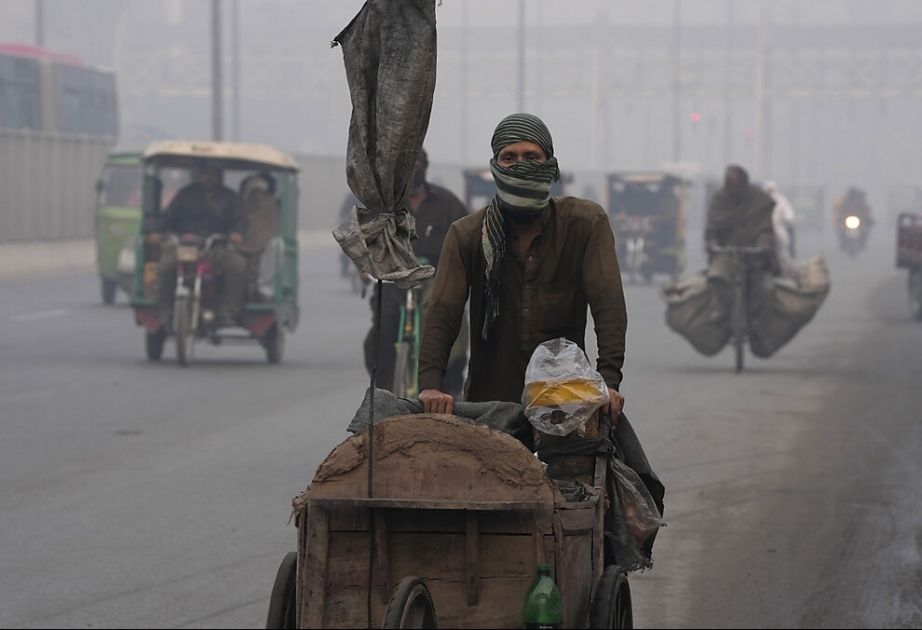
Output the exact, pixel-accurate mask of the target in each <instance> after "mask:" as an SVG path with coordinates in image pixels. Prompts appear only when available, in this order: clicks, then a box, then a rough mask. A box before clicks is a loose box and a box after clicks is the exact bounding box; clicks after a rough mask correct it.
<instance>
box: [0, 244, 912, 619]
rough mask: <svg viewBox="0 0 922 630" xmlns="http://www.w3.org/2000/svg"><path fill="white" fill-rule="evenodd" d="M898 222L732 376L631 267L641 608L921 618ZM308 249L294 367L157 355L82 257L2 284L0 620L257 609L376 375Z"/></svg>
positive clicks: (353, 310) (363, 308) (908, 343)
mask: <svg viewBox="0 0 922 630" xmlns="http://www.w3.org/2000/svg"><path fill="white" fill-rule="evenodd" d="M891 237H892V231H891V230H889V229H884V228H881V229H879V230H878V231H877V233H876V234H875V239H874V240H873V242H872V247H871V249H870V250H869V251H867V252H865V253H864V254H862V255H861V257H859V258H858V259H855V260H849V259H844V258H843V257H842V256H841V255H840V254H839V253H838V252H837V251H835V248H834V247H833V248H831V249H830V248H828V247H827V254H828V260H829V263H830V267H831V270H832V277H833V289H832V292H831V294H830V296H829V299H828V300H827V302H826V304H825V305H824V307H823V309H822V310H821V311H820V313H819V315H818V316H817V318H816V319H815V320H814V321H813V322H811V323H810V324H809V325H808V326H807V328H805V329H804V330H803V331H801V333H800V334H799V336H798V337H797V338H795V339H794V340H793V341H792V342H791V343H790V344H789V345H788V346H787V347H785V348H784V349H782V350H781V351H780V352H779V353H778V354H777V355H776V356H774V357H772V358H771V359H769V360H766V361H761V360H757V359H750V360H749V367H748V369H747V371H746V372H745V373H744V374H741V375H736V374H734V373H733V370H732V357H731V355H730V353H729V351H725V353H723V354H721V355H719V356H717V357H713V358H705V357H702V356H700V355H698V354H697V353H696V352H695V351H694V350H693V349H692V348H691V347H690V346H689V345H688V344H687V343H686V342H685V341H684V340H682V339H681V338H679V337H678V336H676V335H675V334H673V333H671V332H670V331H669V330H668V329H667V328H666V326H665V324H664V321H663V304H662V302H661V301H660V299H659V297H658V294H657V289H656V287H648V286H629V287H628V288H627V291H626V295H627V300H628V307H629V316H630V326H629V333H628V355H627V356H628V358H627V363H626V366H625V375H626V378H625V384H624V393H625V395H626V397H627V411H628V413H629V416H630V418H631V421H632V423H633V424H634V426H635V428H636V429H637V431H638V434H639V436H640V438H641V440H642V441H643V443H644V445H645V447H646V450H647V454H648V456H649V457H650V459H651V462H652V464H653V466H654V467H655V469H656V470H657V472H658V473H659V474H660V477H661V478H662V480H663V481H664V483H665V485H666V488H667V495H666V520H667V522H668V526H667V527H666V528H665V529H664V530H662V532H661V533H660V536H659V538H658V541H657V544H656V549H655V555H654V559H655V566H654V568H653V569H652V570H651V571H648V572H645V573H643V574H638V575H634V576H632V578H631V584H632V588H633V594H634V614H635V623H636V625H637V626H638V627H675V628H693V627H726V628H731V627H792V628H793V627H827V628H840V627H845V628H858V627H883V626H886V627H919V626H922V569H920V567H922V562H920V561H922V558H920V553H922V458H920V456H919V455H920V452H922V428H920V425H922V422H920V421H922V388H920V387H919V384H920V376H922V322H912V321H910V319H909V316H908V307H907V303H906V297H905V291H904V283H905V278H904V274H903V273H901V272H898V271H897V270H895V269H894V268H893V256H892V242H893V238H891ZM804 240H805V243H806V245H805V247H804V249H807V248H813V249H815V246H813V245H810V244H809V239H804ZM692 247H693V248H695V247H696V246H695V245H694V244H693V245H692ZM301 260H302V265H301V266H302V269H301V271H302V276H301V278H302V297H301V305H302V322H301V327H300V328H299V330H298V331H297V332H296V333H295V334H294V335H293V336H291V337H290V338H289V340H288V341H289V343H288V347H287V354H286V360H285V362H284V363H283V364H282V365H280V366H271V365H268V364H266V362H265V360H264V357H263V353H262V350H261V348H259V347H257V346H222V347H217V348H211V347H207V346H202V347H200V348H199V349H197V356H196V361H195V364H194V365H193V366H192V367H190V368H188V369H181V368H179V367H178V366H177V365H176V364H175V362H173V361H172V357H173V356H174V354H173V349H172V346H169V347H168V348H167V351H166V360H164V361H163V362H161V363H159V364H153V363H149V362H147V361H146V360H145V359H144V358H143V338H142V333H141V330H140V329H139V328H137V327H135V326H134V323H133V321H132V317H131V313H130V310H129V309H128V308H127V307H125V306H124V301H123V299H122V298H121V297H120V300H121V305H119V306H116V307H103V306H101V305H100V304H99V303H98V298H97V296H98V293H99V291H98V286H97V281H96V279H95V278H94V277H93V276H92V275H89V274H86V273H81V272H69V273H67V272H62V273H59V274H56V275H42V276H36V277H33V278H28V279H24V278H19V279H2V280H0V479H2V483H0V559H2V567H3V570H2V571H0V626H2V627H13V626H34V627H100V626H122V627H124V626H133V627H228V626H230V627H259V626H261V625H262V624H263V623H264V618H265V612H266V604H267V601H268V596H269V591H270V589H271V586H272V580H273V578H274V574H275V570H276V568H277V565H278V562H279V561H280V559H281V557H282V556H283V554H284V553H285V552H287V551H289V550H293V549H294V546H295V530H294V528H293V527H292V526H291V525H289V524H288V518H289V505H290V500H291V498H292V497H293V496H294V495H295V494H297V493H298V492H299V491H301V490H302V489H303V488H304V487H305V486H306V485H307V483H308V482H309V480H310V478H311V476H312V474H313V472H314V469H315V468H316V467H317V465H318V464H319V463H320V461H321V460H322V458H323V457H324V456H325V455H326V454H327V453H328V452H329V451H330V450H331V449H332V447H333V446H335V445H336V444H337V443H338V442H340V441H341V440H342V439H343V438H344V437H345V436H346V433H345V426H346V424H347V423H348V421H349V419H350V418H351V416H352V413H353V411H354V410H355V408H356V407H357V405H358V403H359V402H360V399H361V396H362V393H363V391H364V389H365V387H366V385H367V376H366V374H365V371H364V368H363V364H362V354H361V344H362V339H363V337H364V335H365V332H366V330H367V327H368V325H369V320H370V310H369V308H368V306H367V303H365V302H363V301H362V300H360V299H359V297H358V296H356V295H355V294H353V293H351V291H350V289H349V287H348V286H347V284H346V283H345V282H344V281H343V280H342V279H340V278H339V276H338V263H337V259H336V252H335V251H334V250H331V249H314V250H310V251H302V258H301ZM695 262H696V261H695V260H694V257H693V264H692V265H691V266H692V267H694V263H695ZM510 605H512V606H520V605H521V602H510Z"/></svg>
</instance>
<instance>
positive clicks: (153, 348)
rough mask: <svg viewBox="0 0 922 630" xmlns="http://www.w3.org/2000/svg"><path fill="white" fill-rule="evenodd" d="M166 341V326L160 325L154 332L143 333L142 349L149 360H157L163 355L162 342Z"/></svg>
mask: <svg viewBox="0 0 922 630" xmlns="http://www.w3.org/2000/svg"><path fill="white" fill-rule="evenodd" d="M165 341H166V328H164V327H163V326H161V327H160V328H158V329H157V331H156V332H152V333H146V334H145V335H144V349H145V350H146V351H147V358H148V360H150V361H159V360H160V357H162V356H163V344H164V342H165Z"/></svg>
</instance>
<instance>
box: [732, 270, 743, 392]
mask: <svg viewBox="0 0 922 630" xmlns="http://www.w3.org/2000/svg"><path fill="white" fill-rule="evenodd" d="M745 316H746V305H745V296H744V292H743V285H742V284H741V285H739V286H737V287H736V296H735V299H734V300H733V351H734V353H735V355H736V373H737V374H739V373H740V372H742V371H743V363H744V362H745V355H746V349H745V346H744V343H743V342H744V335H745V329H744V328H745V321H744V320H745Z"/></svg>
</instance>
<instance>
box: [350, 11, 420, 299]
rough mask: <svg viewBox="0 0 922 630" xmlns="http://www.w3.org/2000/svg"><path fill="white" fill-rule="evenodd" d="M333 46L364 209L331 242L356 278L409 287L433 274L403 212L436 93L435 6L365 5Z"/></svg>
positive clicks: (353, 174) (353, 173) (356, 189)
mask: <svg viewBox="0 0 922 630" xmlns="http://www.w3.org/2000/svg"><path fill="white" fill-rule="evenodd" d="M333 43H334V45H335V44H339V45H340V46H341V47H342V49H343V61H344V63H345V66H346V78H347V80H348V82H349V92H350V95H351V98H352V120H351V122H350V124H349V144H348V149H347V153H346V179H347V181H348V183H349V188H351V189H352V192H353V193H354V194H355V196H356V197H357V198H358V199H359V201H360V202H361V203H362V204H363V205H364V207H363V208H359V207H356V208H354V209H353V211H352V215H351V217H350V218H349V220H347V221H346V222H345V223H343V224H342V225H341V226H339V227H338V228H336V229H335V230H334V231H333V236H334V238H336V240H337V242H339V244H340V246H341V247H342V248H343V251H344V252H345V253H346V255H347V256H349V257H350V258H351V259H352V260H354V261H355V263H356V264H357V265H358V267H359V269H361V270H362V271H365V272H368V273H369V274H371V275H372V276H373V277H375V278H377V279H379V280H385V281H392V282H395V283H396V284H397V285H398V286H399V287H401V288H407V287H410V286H415V285H416V284H417V283H419V282H420V281H422V280H425V279H426V278H429V277H431V276H432V275H433V274H434V273H435V270H434V269H433V268H432V267H431V266H428V265H427V266H421V265H420V264H419V263H418V261H417V260H416V257H415V256H414V255H413V249H412V247H411V245H410V241H411V240H412V239H414V238H415V237H416V234H415V225H414V224H415V222H414V220H413V217H412V216H411V215H410V214H409V213H408V212H407V210H406V208H405V207H404V204H405V201H406V191H407V185H408V183H409V181H410V178H411V176H412V173H413V163H414V162H415V160H416V157H417V155H418V154H419V150H420V149H421V148H422V145H423V139H424V138H425V137H426V130H427V129H428V126H429V114H430V112H431V110H432V96H433V93H434V91H435V61H436V30H435V1H434V0H368V1H367V2H366V3H365V5H364V6H363V7H362V10H361V11H359V13H358V15H356V16H355V17H354V18H353V19H352V21H351V22H350V23H349V25H348V26H346V28H345V29H343V31H342V32H341V33H340V34H339V35H337V36H336V37H335V38H334V40H333Z"/></svg>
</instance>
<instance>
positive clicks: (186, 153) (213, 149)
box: [144, 140, 298, 171]
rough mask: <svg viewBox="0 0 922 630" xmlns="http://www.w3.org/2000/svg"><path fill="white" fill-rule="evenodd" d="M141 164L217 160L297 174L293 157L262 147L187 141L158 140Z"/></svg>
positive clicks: (233, 143)
mask: <svg viewBox="0 0 922 630" xmlns="http://www.w3.org/2000/svg"><path fill="white" fill-rule="evenodd" d="M144 160H145V161H157V162H162V163H171V164H184V163H186V164H188V163H191V162H193V161H196V160H220V161H222V162H228V163H231V164H233V165H234V166H240V167H244V168H246V167H252V168H258V167H260V166H262V167H270V168H276V169H283V170H289V171H297V170H298V163H297V162H296V161H295V159H294V158H293V157H291V156H290V155H288V154H287V153H284V152H282V151H279V150H278V149H275V148H273V147H270V146H268V145H265V144H250V143H243V142H213V141H189V140H158V141H156V142H153V143H151V144H150V145H148V147H147V149H146V150H145V151H144Z"/></svg>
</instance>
